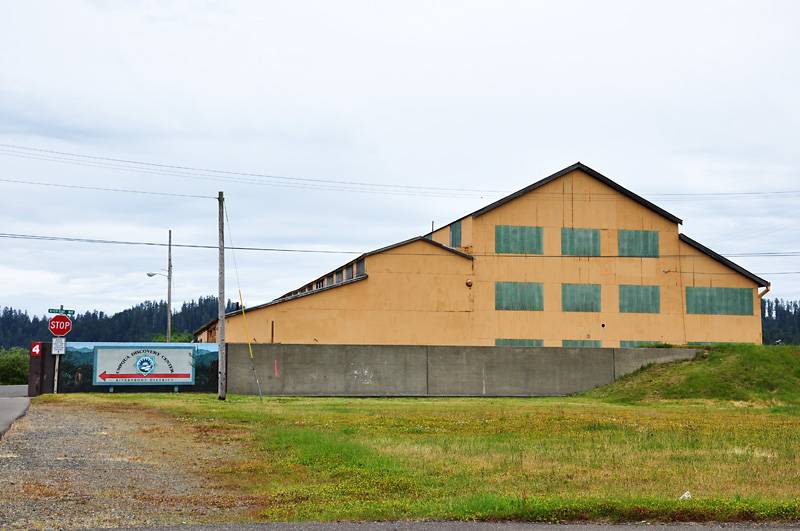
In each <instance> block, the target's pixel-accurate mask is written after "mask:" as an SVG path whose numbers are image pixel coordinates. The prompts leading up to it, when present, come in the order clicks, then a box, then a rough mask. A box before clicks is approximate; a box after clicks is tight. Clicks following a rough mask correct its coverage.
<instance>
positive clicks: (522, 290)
mask: <svg viewBox="0 0 800 531" xmlns="http://www.w3.org/2000/svg"><path fill="white" fill-rule="evenodd" d="M494 309H495V310H526V311H539V312H540V311H542V310H543V309H544V285H543V284H542V283H541V282H495V283H494Z"/></svg>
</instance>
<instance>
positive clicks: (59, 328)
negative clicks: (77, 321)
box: [50, 315, 72, 336]
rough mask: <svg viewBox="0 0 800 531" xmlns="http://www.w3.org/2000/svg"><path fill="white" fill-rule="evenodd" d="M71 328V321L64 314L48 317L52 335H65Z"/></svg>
mask: <svg viewBox="0 0 800 531" xmlns="http://www.w3.org/2000/svg"><path fill="white" fill-rule="evenodd" d="M70 330H72V321H70V319H69V317H67V316H66V315H56V316H55V317H53V318H52V319H50V331H51V332H52V333H53V335H54V336H65V335H67V333H68V332H69V331H70Z"/></svg>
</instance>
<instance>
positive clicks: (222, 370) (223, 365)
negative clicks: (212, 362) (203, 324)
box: [217, 192, 228, 400]
mask: <svg viewBox="0 0 800 531" xmlns="http://www.w3.org/2000/svg"><path fill="white" fill-rule="evenodd" d="M218 313H219V317H218V320H217V341H218V342H219V394H218V396H217V398H219V399H220V400H225V395H226V394H227V393H228V353H227V351H226V350H225V202H224V199H223V197H222V192H220V193H219V312H218Z"/></svg>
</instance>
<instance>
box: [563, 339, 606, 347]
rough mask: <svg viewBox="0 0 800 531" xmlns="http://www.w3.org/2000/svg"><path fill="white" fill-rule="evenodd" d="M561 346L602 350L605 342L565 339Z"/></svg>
mask: <svg viewBox="0 0 800 531" xmlns="http://www.w3.org/2000/svg"><path fill="white" fill-rule="evenodd" d="M561 346H562V347H565V348H600V347H602V346H603V342H602V341H594V340H586V339H578V340H573V339H565V340H563V341H562V342H561Z"/></svg>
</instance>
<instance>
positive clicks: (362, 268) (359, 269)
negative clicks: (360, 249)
mask: <svg viewBox="0 0 800 531" xmlns="http://www.w3.org/2000/svg"><path fill="white" fill-rule="evenodd" d="M366 268H367V266H366V264H365V263H364V259H363V258H362V259H361V260H359V261H358V262H356V276H357V277H363V276H364V275H366V274H367V269H366Z"/></svg>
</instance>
